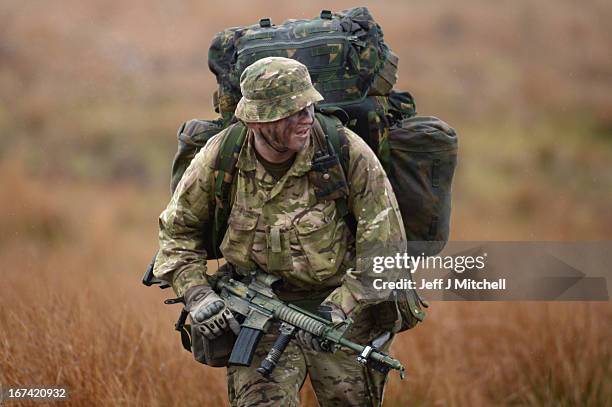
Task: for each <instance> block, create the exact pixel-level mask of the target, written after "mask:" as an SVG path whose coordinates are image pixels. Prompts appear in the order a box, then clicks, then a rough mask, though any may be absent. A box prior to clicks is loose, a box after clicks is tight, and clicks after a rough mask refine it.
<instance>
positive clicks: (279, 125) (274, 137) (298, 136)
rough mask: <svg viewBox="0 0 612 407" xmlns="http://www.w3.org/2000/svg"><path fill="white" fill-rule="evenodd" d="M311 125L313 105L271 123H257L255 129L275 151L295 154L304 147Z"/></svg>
mask: <svg viewBox="0 0 612 407" xmlns="http://www.w3.org/2000/svg"><path fill="white" fill-rule="evenodd" d="M313 123H314V105H310V106H308V107H305V108H304V109H302V110H300V111H299V112H297V113H294V114H292V115H291V116H289V117H286V118H284V119H280V120H277V121H275V122H271V123H258V124H257V127H258V128H259V131H260V133H261V135H262V136H263V137H265V138H266V140H267V141H268V142H269V143H270V144H271V145H272V146H273V147H274V148H275V149H276V150H277V151H287V152H289V151H291V152H295V153H297V152H299V151H301V150H302V149H303V148H304V146H306V144H307V142H308V139H309V138H310V129H311V128H312V124H313Z"/></svg>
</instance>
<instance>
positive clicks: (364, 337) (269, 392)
mask: <svg viewBox="0 0 612 407" xmlns="http://www.w3.org/2000/svg"><path fill="white" fill-rule="evenodd" d="M382 333H383V331H382V330H381V329H380V328H379V327H378V326H377V324H376V316H375V315H374V314H373V313H369V312H364V313H362V314H361V315H360V317H359V319H358V320H357V321H356V323H355V324H354V326H353V328H351V330H350V331H349V333H348V339H349V340H352V341H354V342H357V343H370V342H371V341H372V340H373V339H374V338H376V337H378V336H379V335H381V334H382ZM277 336H278V328H277V327H276V326H273V327H272V328H271V329H270V331H269V332H268V333H266V334H265V335H264V336H263V337H262V339H261V341H260V342H259V345H258V346H257V349H256V350H255V354H254V357H253V362H252V363H251V366H250V367H242V366H240V367H239V366H230V367H228V369H227V378H228V395H229V402H230V405H231V406H233V407H243V406H257V407H262V406H274V407H276V406H283V407H284V406H290V407H291V406H295V407H298V406H299V405H300V398H299V390H300V388H301V387H302V384H303V383H304V380H305V379H306V375H307V374H308V375H309V376H310V381H311V383H312V387H313V389H314V391H315V394H316V397H317V400H318V402H319V405H321V406H325V407H346V406H363V407H366V406H367V407H373V406H380V405H382V399H383V392H384V387H385V384H386V381H387V377H386V375H384V374H382V373H379V372H377V371H375V370H374V369H369V368H366V367H363V366H361V365H359V364H358V363H357V361H356V357H357V355H356V354H355V353H354V352H352V351H349V350H345V349H340V350H338V351H336V352H335V353H327V352H315V351H312V350H310V349H307V348H305V347H302V346H300V344H299V343H298V341H297V340H295V339H294V340H292V341H291V342H289V345H288V346H287V348H286V349H285V351H284V353H283V355H282V357H281V358H280V360H279V363H278V365H277V366H276V368H275V369H274V371H273V372H272V375H271V380H268V379H265V378H263V377H262V376H261V374H259V373H258V372H257V371H256V369H257V367H259V365H260V363H261V361H262V360H263V359H264V358H265V357H266V355H267V354H268V351H269V350H270V349H271V347H272V345H273V343H274V340H275V339H276V337H277ZM391 343H392V339H391V340H389V341H387V342H386V343H385V344H384V345H383V346H382V347H381V349H380V350H382V351H383V352H388V350H389V348H390V346H391Z"/></svg>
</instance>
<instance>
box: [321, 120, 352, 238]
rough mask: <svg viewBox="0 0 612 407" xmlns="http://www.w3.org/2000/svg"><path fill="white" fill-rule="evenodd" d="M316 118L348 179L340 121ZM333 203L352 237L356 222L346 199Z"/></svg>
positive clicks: (347, 156) (346, 151) (343, 135)
mask: <svg viewBox="0 0 612 407" xmlns="http://www.w3.org/2000/svg"><path fill="white" fill-rule="evenodd" d="M316 118H317V120H318V121H319V123H320V124H321V127H322V128H323V132H324V133H325V134H326V135H327V140H328V141H329V143H330V144H331V147H332V149H333V151H334V153H335V154H337V155H338V160H339V161H340V165H341V166H342V171H343V172H344V176H345V177H348V173H349V168H348V166H349V159H350V157H349V145H348V140H347V138H346V135H345V134H344V127H343V126H342V124H341V123H340V120H338V119H337V118H335V117H330V116H326V115H323V114H319V113H317V115H316ZM335 202H336V210H337V211H338V214H339V215H340V217H342V218H344V221H345V222H346V225H347V226H348V227H349V229H350V230H351V233H353V235H356V233H357V221H356V219H355V216H354V215H353V214H352V213H351V211H350V210H349V207H348V202H347V200H346V198H338V199H336V200H335Z"/></svg>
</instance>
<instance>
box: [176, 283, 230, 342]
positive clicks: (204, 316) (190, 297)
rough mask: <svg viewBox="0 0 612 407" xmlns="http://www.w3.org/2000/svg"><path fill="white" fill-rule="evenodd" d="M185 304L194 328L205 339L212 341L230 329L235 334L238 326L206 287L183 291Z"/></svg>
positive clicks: (212, 292) (221, 301)
mask: <svg viewBox="0 0 612 407" xmlns="http://www.w3.org/2000/svg"><path fill="white" fill-rule="evenodd" d="M185 304H186V306H187V310H188V311H189V316H190V317H191V321H192V322H193V325H194V327H196V328H197V329H198V331H200V332H201V333H202V334H203V335H204V336H205V337H206V338H207V339H214V338H216V337H218V336H220V335H222V334H223V332H224V331H227V330H229V329H231V330H232V331H233V332H234V333H235V334H238V332H239V331H240V324H238V322H237V321H236V319H235V318H234V315H233V314H232V312H231V311H230V310H229V309H228V308H227V307H226V305H225V301H223V300H222V299H221V298H220V297H219V296H218V295H217V294H216V293H215V292H214V291H213V290H212V288H210V287H209V286H207V285H197V286H194V287H191V288H189V289H188V290H187V291H185Z"/></svg>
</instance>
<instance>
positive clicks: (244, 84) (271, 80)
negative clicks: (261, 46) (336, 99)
mask: <svg viewBox="0 0 612 407" xmlns="http://www.w3.org/2000/svg"><path fill="white" fill-rule="evenodd" d="M240 89H241V91H242V95H243V96H242V98H241V99H240V102H239V103H238V106H237V107H236V117H237V118H238V119H240V120H242V121H243V122H246V123H252V122H257V123H265V122H274V121H277V120H280V119H283V118H285V117H288V116H291V115H292V114H294V113H296V112H299V111H300V110H302V109H303V108H305V107H307V106H309V105H311V104H313V103H316V102H319V101H321V100H323V96H321V94H320V93H319V92H317V90H316V89H315V88H314V87H313V86H312V82H311V81H310V75H309V74H308V68H306V66H304V65H303V64H301V63H300V62H298V61H296V60H294V59H289V58H282V57H267V58H263V59H260V60H258V61H256V62H255V63H253V64H252V65H250V66H249V67H248V68H246V69H245V70H244V72H243V74H242V77H241V79H240Z"/></svg>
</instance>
